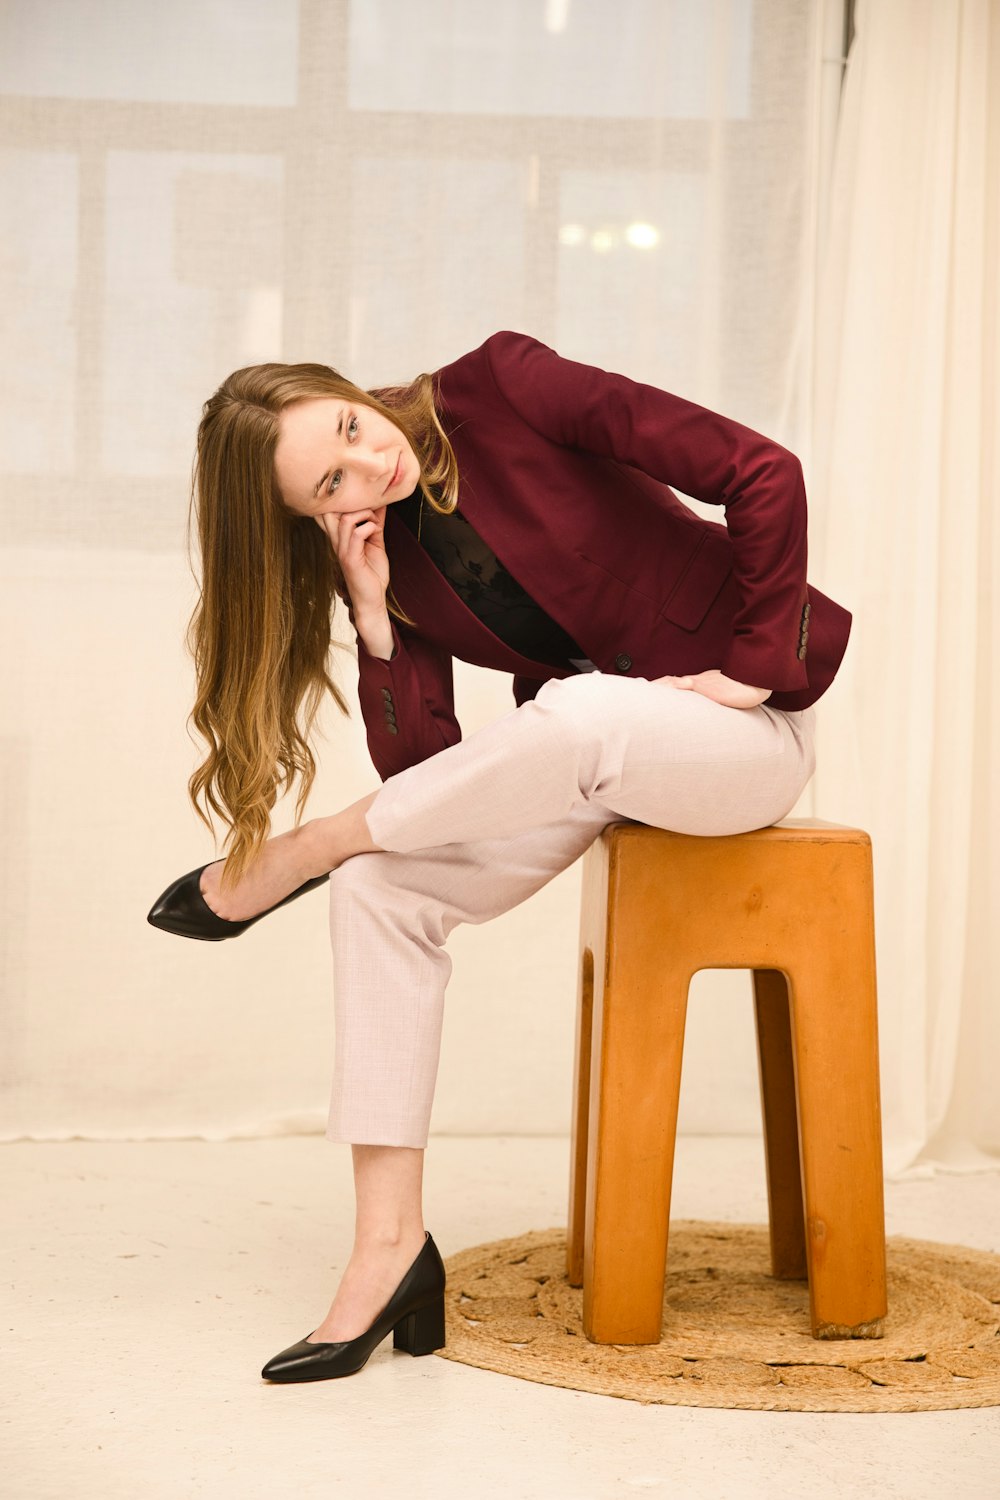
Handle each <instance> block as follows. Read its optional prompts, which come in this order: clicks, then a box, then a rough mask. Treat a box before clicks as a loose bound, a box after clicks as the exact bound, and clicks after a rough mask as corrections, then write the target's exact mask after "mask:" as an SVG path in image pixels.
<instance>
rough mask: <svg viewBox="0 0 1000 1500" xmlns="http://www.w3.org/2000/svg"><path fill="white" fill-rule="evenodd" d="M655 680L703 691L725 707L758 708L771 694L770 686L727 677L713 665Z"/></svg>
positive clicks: (684, 688)
mask: <svg viewBox="0 0 1000 1500" xmlns="http://www.w3.org/2000/svg"><path fill="white" fill-rule="evenodd" d="M653 680H654V681H655V682H669V683H670V684H671V686H672V687H676V688H681V689H683V690H686V691H688V692H695V693H701V695H702V697H704V698H711V699H712V701H713V702H714V703H721V704H722V706H723V708H756V707H757V706H758V705H759V704H761V703H763V702H764V701H765V699H767V698H770V696H771V689H770V688H759V687H752V686H751V685H750V684H749V683H746V682H737V681H736V680H735V678H732V677H727V676H726V675H725V673H724V672H722V671H721V670H720V669H719V668H718V667H712V668H711V669H710V670H709V671H707V672H696V673H694V675H693V676H688V677H656V678H654V679H653Z"/></svg>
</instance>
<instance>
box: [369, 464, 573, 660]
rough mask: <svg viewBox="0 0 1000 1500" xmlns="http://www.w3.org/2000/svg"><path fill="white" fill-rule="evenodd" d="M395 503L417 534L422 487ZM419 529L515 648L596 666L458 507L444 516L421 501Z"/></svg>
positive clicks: (444, 568)
mask: <svg viewBox="0 0 1000 1500" xmlns="http://www.w3.org/2000/svg"><path fill="white" fill-rule="evenodd" d="M397 508H398V510H399V514H400V515H401V516H402V518H403V520H404V521H405V522H406V525H407V526H408V527H409V529H410V531H412V533H413V535H414V536H416V535H417V529H418V518H419V516H420V491H419V490H415V491H414V492H413V494H412V495H408V496H407V498H406V499H405V500H399V501H397ZM419 530H420V545H421V546H422V547H423V548H424V550H425V552H426V553H427V555H428V556H429V557H430V559H431V561H432V562H433V563H434V565H435V567H437V568H438V570H439V571H440V572H441V573H442V574H443V575H444V577H445V578H446V579H447V581H448V582H449V583H450V584H451V586H452V588H453V589H454V590H455V592H456V593H457V594H458V596H459V598H460V599H461V600H462V601H463V603H464V604H466V605H467V606H468V608H469V609H471V610H472V612H473V614H475V615H477V616H478V617H479V619H480V620H482V622H483V624H484V625H486V626H487V628H488V629H490V630H492V632H493V634H494V635H496V636H499V638H500V639H501V640H502V641H504V642H505V643H506V644H507V645H508V646H510V647H512V648H513V650H515V651H519V652H520V653H521V655H522V656H527V657H529V658H530V659H531V660H532V661H541V662H545V663H546V664H547V665H549V666H554V667H567V666H568V667H573V668H575V669H576V671H578V672H593V671H596V670H597V669H596V667H595V666H594V663H593V662H592V661H591V660H590V659H589V657H586V656H584V654H583V651H582V649H581V648H580V646H578V645H577V643H576V641H574V640H573V638H572V636H570V635H568V634H567V633H566V631H565V630H563V628H562V626H561V625H558V624H557V623H556V621H555V620H553V619H552V618H551V617H550V616H549V615H547V614H546V613H545V611H544V610H543V609H542V607H541V605H540V604H536V603H535V601H534V599H532V598H531V596H530V595H529V594H527V593H526V592H525V590H524V589H523V588H522V587H521V585H520V584H519V583H518V581H517V579H516V578H514V577H512V575H511V574H510V573H508V571H507V569H506V568H505V567H504V565H503V563H502V562H501V561H500V559H499V558H498V557H497V555H496V554H495V553H494V552H493V551H491V549H490V548H489V547H488V546H487V544H486V542H484V541H483V539H482V537H481V536H480V535H479V533H478V532H477V531H476V530H474V528H473V527H472V525H471V523H470V522H469V521H468V519H467V518H466V517H465V516H464V515H463V514H462V512H461V511H460V510H456V511H454V512H453V513H452V514H451V515H450V516H443V515H441V514H440V512H439V511H436V510H434V509H433V507H432V506H430V505H426V504H425V505H424V513H423V518H422V519H421V520H420V521H419Z"/></svg>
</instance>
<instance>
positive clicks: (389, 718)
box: [385, 708, 396, 724]
mask: <svg viewBox="0 0 1000 1500" xmlns="http://www.w3.org/2000/svg"><path fill="white" fill-rule="evenodd" d="M385 722H386V723H387V724H395V722H396V715H395V714H394V713H393V711H392V709H391V708H387V709H386V711H385Z"/></svg>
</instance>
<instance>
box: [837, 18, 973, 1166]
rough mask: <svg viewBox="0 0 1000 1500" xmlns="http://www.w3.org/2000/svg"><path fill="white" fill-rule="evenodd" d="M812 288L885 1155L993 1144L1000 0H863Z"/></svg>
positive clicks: (841, 812) (844, 800)
mask: <svg viewBox="0 0 1000 1500" xmlns="http://www.w3.org/2000/svg"><path fill="white" fill-rule="evenodd" d="M855 28H856V30H855V37H854V42H853V46H852V48H851V54H850V57H849V59H848V65H847V73H846V78H845V83H844V90H843V97H842V103H841V113H840V122H839V130H838V138H837V145H836V152H835V162H834V173H833V182H832V189H831V203H830V213H829V234H828V241H827V244H826V245H825V247H824V259H823V263H822V268H821V275H820V284H819V289H818V309H819V313H818V319H817V337H816V350H815V370H814V383H813V390H814V407H813V444H812V452H813V466H812V473H811V476H810V478H811V486H810V493H811V496H812V497H813V500H814V502H816V503H815V504H814V510H813V515H814V517H815V518H816V519H815V522H814V525H813V530H812V535H811V540H812V544H813V546H814V547H817V548H818V549H819V551H820V553H821V555H822V557H823V561H824V575H825V578H826V581H827V583H828V584H829V587H830V591H831V592H832V593H833V595H834V596H835V597H836V598H839V599H842V600H843V601H844V602H845V603H846V604H848V606H849V607H851V608H853V610H854V612H855V622H854V638H853V641H852V645H851V648H850V649H849V650H848V654H847V657H846V660H845V668H844V670H843V671H842V672H841V674H840V676H839V677H838V680H837V683H836V685H835V686H836V691H835V692H833V693H831V695H830V702H829V706H828V708H827V711H826V713H825V714H824V715H823V717H822V719H821V721H820V739H819V746H818V770H817V776H816V779H815V783H814V795H815V797H816V799H817V801H821V802H822V804H823V805H824V806H826V807H836V808H837V809H838V813H837V817H838V819H839V820H841V821H850V822H854V823H857V824H859V825H860V826H861V827H864V828H866V829H868V830H869V831H870V833H871V836H872V843H873V853H874V862H875V879H876V901H877V913H876V943H877V958H878V976H879V1007H880V1017H881V1053H882V1081H883V1115H884V1128H885V1141H886V1165H887V1170H888V1171H889V1172H890V1174H892V1175H912V1174H920V1173H926V1172H930V1171H932V1170H933V1169H934V1168H935V1167H941V1168H950V1169H953V1170H965V1169H974V1168H977V1167H982V1166H995V1165H996V1164H997V1163H998V1162H1000V1091H998V1090H997V1089H996V1087H995V1085H993V1084H991V1082H990V1080H989V1072H990V1067H989V1065H988V1063H987V1062H986V1059H989V1058H996V1056H997V1055H998V1045H997V1044H998V1042H1000V1023H998V1009H1000V1007H998V1005H997V1000H998V994H1000V972H998V969H997V965H996V962H995V960H993V961H991V949H992V938H993V927H994V925H995V923H996V920H997V917H998V915H1000V905H998V900H997V896H998V892H1000V886H998V859H1000V853H998V850H1000V845H998V840H997V834H998V832H1000V828H998V823H997V789H996V759H997V752H998V749H1000V739H998V736H997V706H996V703H997V688H998V685H1000V684H998V680H997V667H998V663H1000V655H998V652H997V611H996V604H995V600H996V597H997V587H998V584H1000V552H998V536H997V527H996V515H995V503H996V502H995V497H996V495H997V493H998V479H1000V464H998V451H997V445H996V437H995V434H996V432H997V428H998V419H1000V386H998V379H997V372H998V348H1000V318H998V286H1000V7H998V6H997V4H996V3H994V0H949V3H946V4H939V3H934V0H920V3H917V4H914V3H911V0H859V4H858V6H857V10H856V12H855Z"/></svg>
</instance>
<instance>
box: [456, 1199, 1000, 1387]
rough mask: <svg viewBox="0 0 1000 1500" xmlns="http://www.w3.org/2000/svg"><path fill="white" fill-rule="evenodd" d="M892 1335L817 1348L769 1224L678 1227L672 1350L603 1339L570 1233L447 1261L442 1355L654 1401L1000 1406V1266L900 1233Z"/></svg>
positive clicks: (802, 1296)
mask: <svg viewBox="0 0 1000 1500" xmlns="http://www.w3.org/2000/svg"><path fill="white" fill-rule="evenodd" d="M886 1252H887V1264H888V1282H889V1315H888V1317H887V1318H886V1320H885V1332H884V1337H882V1338H880V1339H831V1340H818V1339H814V1338H813V1337H812V1335H811V1333H810V1330H809V1291H808V1286H807V1283H806V1282H805V1281H776V1280H774V1279H773V1278H772V1277H771V1275H770V1245H769V1239H768V1230H767V1227H766V1226H765V1225H757V1224H750V1225H746V1224H723V1223H705V1222H700V1221H694V1220H675V1221H672V1222H671V1225H670V1242H669V1250H668V1256H667V1278H666V1284H665V1288H664V1303H663V1328H662V1333H661V1337H660V1342H659V1343H658V1344H595V1343H592V1342H591V1341H590V1340H589V1339H588V1338H587V1337H586V1335H585V1334H584V1331H583V1318H582V1312H583V1288H582V1287H573V1286H570V1284H569V1282H568V1280H567V1277H566V1231H565V1229H536V1230H531V1231H530V1232H528V1233H527V1234H522V1235H519V1236H517V1237H516V1238H513V1239H505V1240H496V1241H494V1242H493V1243H491V1244H486V1245H474V1246H472V1247H471V1248H470V1249H467V1250H462V1251H460V1252H458V1253H457V1254H455V1255H452V1256H450V1257H447V1258H446V1260H445V1267H446V1270H447V1275H448V1283H447V1290H446V1293H445V1311H446V1339H447V1344H446V1347H445V1348H444V1349H439V1350H438V1351H437V1352H438V1354H439V1356H440V1357H441V1358H444V1359H451V1360H455V1361H457V1362H458V1363H460V1364H467V1365H475V1366H477V1367H478V1368H479V1369H483V1370H494V1371H496V1372H497V1373H498V1374H503V1375H512V1376H516V1377H517V1378H519V1379H521V1380H531V1381H537V1382H540V1383H541V1384H544V1385H558V1386H564V1387H566V1388H568V1389H570V1390H578V1391H591V1392H594V1393H596V1394H600V1395H605V1396H617V1397H620V1398H623V1399H625V1400H629V1401H639V1402H641V1403H643V1404H644V1405H648V1404H652V1403H660V1404H664V1405H670V1406H715V1407H732V1408H742V1409H745V1410H749V1411H851V1412H890V1411H938V1410H940V1411H944V1410H953V1409H955V1408H958V1407H977V1406H997V1405H1000V1255H995V1254H991V1253H990V1252H987V1251H982V1250H970V1249H967V1248H965V1247H964V1246H962V1245H943V1244H937V1243H935V1242H933V1241H930V1240H916V1239H907V1238H905V1237H902V1236H890V1238H889V1239H888V1240H887V1242H886Z"/></svg>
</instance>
